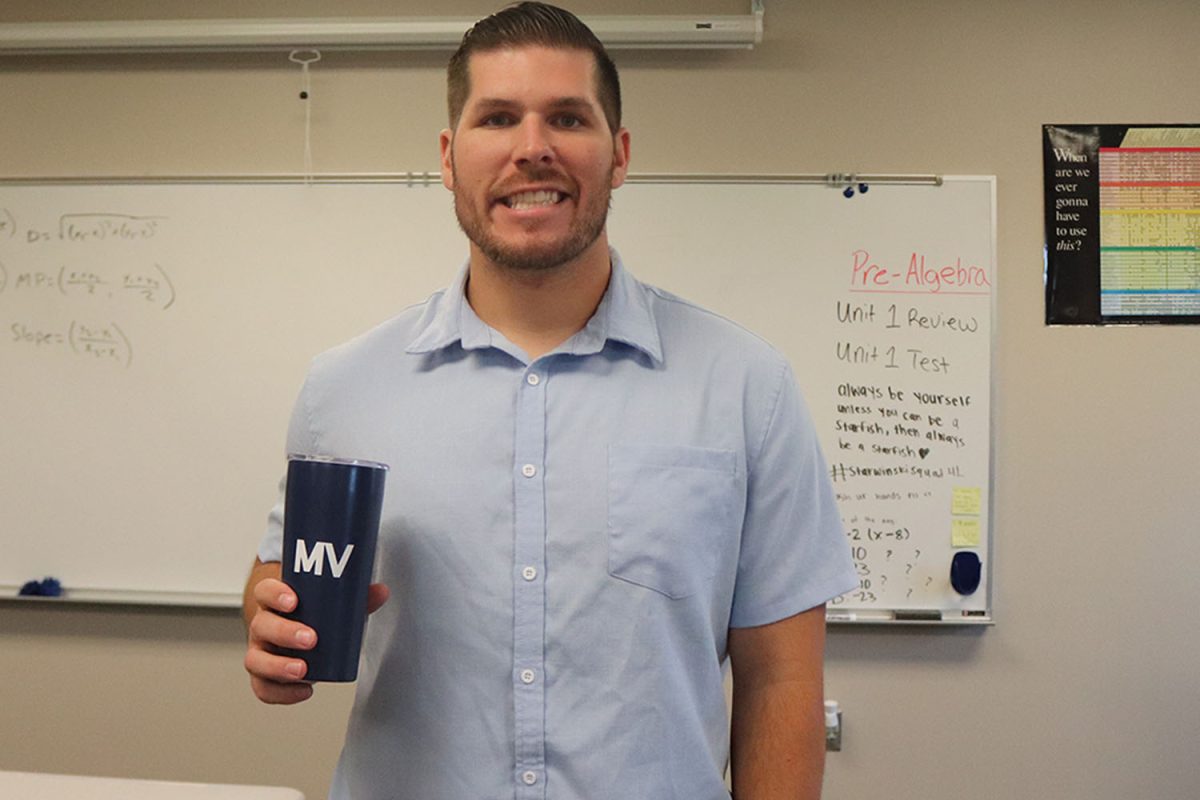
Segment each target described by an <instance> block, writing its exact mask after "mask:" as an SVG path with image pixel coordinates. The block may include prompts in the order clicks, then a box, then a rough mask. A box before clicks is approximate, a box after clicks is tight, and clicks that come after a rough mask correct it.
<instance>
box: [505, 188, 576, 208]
mask: <svg viewBox="0 0 1200 800" xmlns="http://www.w3.org/2000/svg"><path fill="white" fill-rule="evenodd" d="M565 199H567V196H566V195H565V194H563V193H562V192H557V191H550V190H539V191H536V192H517V193H516V194H511V195H509V196H508V197H502V198H500V202H501V203H502V204H503V205H505V206H507V207H508V208H511V209H513V210H514V211H524V210H525V209H529V208H546V207H548V206H552V205H555V204H557V203H561V202H562V201H563V200H565Z"/></svg>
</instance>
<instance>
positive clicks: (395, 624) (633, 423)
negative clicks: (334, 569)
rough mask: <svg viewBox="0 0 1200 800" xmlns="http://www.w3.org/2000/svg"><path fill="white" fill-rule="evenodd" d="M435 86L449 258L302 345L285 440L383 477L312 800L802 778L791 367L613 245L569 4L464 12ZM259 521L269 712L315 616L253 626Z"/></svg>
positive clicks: (802, 578) (637, 789)
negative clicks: (401, 292) (327, 337)
mask: <svg viewBox="0 0 1200 800" xmlns="http://www.w3.org/2000/svg"><path fill="white" fill-rule="evenodd" d="M449 100H450V128H449V129H448V130H446V131H443V132H442V134H441V138H440V143H441V157H442V176H443V181H444V183H445V185H446V187H447V188H449V189H451V190H452V191H453V193H454V203H455V211H456V214H457V216H458V219H459V222H460V225H461V227H462V229H463V230H464V232H465V233H466V234H467V237H468V239H469V240H470V255H469V259H468V264H467V265H466V267H465V268H464V270H463V271H462V272H461V273H460V275H459V277H458V279H457V281H456V282H455V283H454V284H453V285H452V286H451V287H450V288H449V289H447V290H445V291H443V292H439V293H436V294H434V295H433V296H432V297H431V298H429V300H427V301H426V302H425V303H423V304H420V305H418V306H416V307H413V308H410V309H408V310H406V311H404V312H402V313H401V314H400V315H399V316H398V317H396V318H395V319H393V320H391V321H389V322H387V323H385V324H384V325H382V326H380V327H379V328H377V329H375V330H373V331H371V332H369V333H367V334H366V335H364V336H362V337H360V338H359V339H356V340H355V341H353V342H350V343H348V344H347V345H344V346H342V347H341V348H338V349H336V350H334V351H331V352H330V353H327V354H325V355H323V356H321V357H319V358H318V359H317V360H315V361H314V363H313V366H312V368H311V371H310V373H309V376H308V378H307V380H306V382H305V386H304V388H303V390H302V392H301V396H300V398H299V400H298V401H297V404H296V411H295V413H294V415H293V418H292V423H291V426H290V429H289V435H288V446H289V450H290V451H291V452H299V453H310V454H324V455H339V456H344V457H353V458H362V459H370V460H374V461H383V462H385V463H388V464H390V465H391V468H392V469H391V473H390V474H389V477H388V493H387V498H386V501H385V508H384V515H383V523H382V529H381V533H380V545H379V552H378V556H377V559H376V563H377V570H378V578H379V580H380V581H381V584H380V585H376V586H373V587H372V597H371V608H372V609H379V610H378V611H377V613H375V614H374V616H372V618H371V623H370V625H369V626H368V632H367V637H366V638H367V641H366V644H365V646H364V654H363V665H362V670H361V673H360V679H359V684H358V691H357V696H356V700H355V705H354V710H353V712H352V715H351V719H350V723H349V728H348V731H347V736H346V745H345V748H344V750H343V753H342V757H341V760H340V761H339V764H338V768H337V771H336V773H335V776H334V780H333V788H332V791H331V794H332V796H333V797H335V798H353V800H365V799H369V798H388V799H389V800H395V799H396V798H419V799H420V800H481V799H483V798H488V799H491V798H513V797H516V798H535V797H536V798H550V800H603V799H604V798H614V799H615V798H620V800H635V799H636V800H672V799H674V800H715V798H722V797H728V793H727V792H726V790H725V788H724V784H723V781H722V772H723V769H724V766H725V763H726V757H727V742H729V748H730V749H731V751H732V776H733V787H734V789H733V792H734V797H736V798H737V799H738V800H776V799H778V800H784V798H786V800H796V798H816V797H818V796H819V794H820V785H821V775H822V768H823V755H824V749H823V748H824V745H823V721H822V713H821V701H822V663H821V662H822V653H823V647H824V606H823V604H824V602H825V601H826V600H828V599H829V598H831V597H834V596H836V595H838V594H840V593H842V592H843V591H847V590H848V589H850V588H851V587H852V586H853V585H854V584H855V582H856V581H855V578H854V574H853V570H852V569H851V564H850V560H849V555H848V552H847V550H848V548H847V546H846V543H845V541H844V536H843V534H842V531H841V525H840V518H839V515H838V511H837V509H836V508H835V506H834V502H833V499H832V492H831V491H830V487H829V484H828V480H827V477H826V474H825V466H824V462H823V461H822V458H821V454H820V452H819V449H818V446H817V442H816V437H815V434H814V432H813V430H812V426H811V424H810V423H809V421H808V419H807V416H806V412H805V411H804V408H803V405H802V402H801V400H800V397H799V394H798V391H797V389H796V386H795V381H794V379H793V377H792V374H791V371H790V369H789V367H788V365H787V363H786V361H785V360H784V359H783V358H782V357H781V356H780V355H779V354H778V353H777V352H776V351H774V350H773V349H771V348H770V347H769V346H767V345H766V344H765V343H763V342H762V341H761V340H759V339H757V338H756V337H754V336H753V335H751V334H749V333H747V332H745V331H744V330H742V329H741V328H739V327H737V326H735V325H733V324H732V323H730V322H727V321H725V320H723V319H721V318H719V317H716V316H715V315H712V314H709V313H707V312H704V311H702V310H700V309H698V308H696V307H694V306H692V305H690V304H687V303H685V302H683V301H681V300H679V299H678V298H676V297H674V296H672V295H670V294H667V293H665V292H662V291H660V290H657V289H653V288H651V287H648V286H645V285H642V284H640V283H638V282H637V281H636V280H634V278H633V277H632V276H631V275H630V274H629V273H628V272H626V271H625V269H624V267H623V266H622V264H621V262H620V259H619V258H618V257H617V255H616V253H615V252H614V251H612V250H610V249H609V246H608V240H607V235H606V232H605V218H606V214H607V209H608V204H609V196H610V192H611V190H613V189H615V188H617V187H619V186H620V185H621V184H622V182H623V181H624V179H625V175H626V171H627V169H628V164H629V154H630V137H629V133H628V131H626V130H625V129H624V128H622V127H621V126H620V89H619V85H618V83H617V75H616V70H615V68H614V67H613V66H612V62H611V61H610V60H609V58H608V56H607V55H606V54H605V52H604V50H603V48H602V47H601V45H600V44H599V42H598V41H597V40H596V39H595V37H594V36H593V35H592V33H591V31H590V30H588V29H587V28H586V27H584V26H583V25H582V23H580V22H579V21H578V20H577V19H576V18H575V17H573V16H571V15H570V14H568V13H566V12H564V11H561V10H559V9H556V8H553V7H551V6H545V5H542V4H539V3H521V4H520V5H518V6H515V7H512V8H509V9H506V10H504V11H501V12H499V13H498V14H496V15H494V16H492V17H489V18H487V19H485V20H482V21H480V22H479V23H478V24H477V25H476V26H475V27H474V28H473V29H472V30H471V31H470V32H468V33H467V35H466V36H465V37H464V39H463V44H462V46H461V47H460V49H459V51H458V52H457V53H456V54H455V56H454V57H453V58H452V60H451V63H450V68H449ZM281 517H282V509H281V507H280V506H279V505H277V506H276V509H275V511H274V512H273V513H272V518H271V525H270V529H269V532H268V534H267V536H266V537H265V539H264V541H263V544H262V547H261V548H260V551H259V562H258V563H257V564H256V565H255V568H254V570H253V573H252V575H251V578H250V581H249V583H248V585H247V595H246V616H247V621H248V626H249V647H248V649H247V655H246V667H247V669H248V671H249V672H250V674H251V683H252V686H253V688H254V691H255V693H256V694H257V695H258V697H259V698H260V699H262V700H264V701H265V702H273V703H293V702H298V701H301V700H304V699H307V698H308V697H309V696H310V694H311V692H312V687H311V686H310V685H308V684H306V683H304V682H303V678H304V670H305V665H304V662H303V660H301V659H295V658H289V657H284V656H281V655H277V654H276V652H275V648H277V647H284V646H287V647H299V648H301V649H304V648H307V647H311V646H312V644H313V632H312V631H310V630H308V629H306V628H304V627H303V626H301V625H299V624H298V623H294V622H291V621H288V620H286V619H284V618H282V617H281V616H279V615H278V613H277V612H279V611H287V610H289V609H291V608H293V607H294V605H295V602H296V600H295V596H294V594H293V593H292V592H291V591H290V590H289V589H288V588H287V587H286V586H285V585H284V584H283V583H281V582H280V581H279V580H278V578H279V574H280V570H279V564H278V563H277V562H278V559H279V557H280V551H281V545H280V539H281V527H282V525H281ZM385 587H386V588H385ZM389 592H390V595H391V599H390V601H389V602H387V603H386V604H384V601H385V600H387V599H388V595H389ZM727 655H728V657H729V660H730V662H731V664H732V669H733V682H734V700H733V724H732V734H731V735H730V732H729V730H728V729H727V722H726V710H725V703H724V691H723V663H724V661H725V659H726V656H727ZM727 737H729V738H728V739H727Z"/></svg>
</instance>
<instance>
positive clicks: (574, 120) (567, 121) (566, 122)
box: [555, 114, 584, 129]
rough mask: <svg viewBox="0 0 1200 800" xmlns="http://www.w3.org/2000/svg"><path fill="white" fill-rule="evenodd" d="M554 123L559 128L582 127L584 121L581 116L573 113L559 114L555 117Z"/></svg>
mask: <svg viewBox="0 0 1200 800" xmlns="http://www.w3.org/2000/svg"><path fill="white" fill-rule="evenodd" d="M555 124H556V125H557V126H558V127H560V128H567V129H570V128H582V127H583V125H584V121H583V119H582V118H581V117H579V116H577V115H575V114H560V115H559V116H558V117H557V118H556V119H555Z"/></svg>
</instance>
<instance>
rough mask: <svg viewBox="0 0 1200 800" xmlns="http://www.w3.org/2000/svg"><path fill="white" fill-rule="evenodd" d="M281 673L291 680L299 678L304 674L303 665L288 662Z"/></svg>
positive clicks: (298, 662) (296, 662) (297, 662)
mask: <svg viewBox="0 0 1200 800" xmlns="http://www.w3.org/2000/svg"><path fill="white" fill-rule="evenodd" d="M283 671H284V672H286V673H287V674H288V675H291V676H292V677H293V678H299V677H300V676H301V675H303V674H304V664H303V663H302V662H300V661H289V662H288V665H287V666H286V667H284V668H283Z"/></svg>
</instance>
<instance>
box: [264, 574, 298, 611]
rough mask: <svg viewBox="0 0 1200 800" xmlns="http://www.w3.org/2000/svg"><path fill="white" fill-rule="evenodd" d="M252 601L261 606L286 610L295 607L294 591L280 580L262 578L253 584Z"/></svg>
mask: <svg viewBox="0 0 1200 800" xmlns="http://www.w3.org/2000/svg"><path fill="white" fill-rule="evenodd" d="M254 601H255V602H256V603H258V604H259V605H260V606H262V607H263V608H270V609H273V610H275V611H283V612H287V611H292V610H293V609H295V608H296V593H295V592H294V591H292V588H291V587H290V586H288V585H287V584H286V583H284V582H283V581H281V580H276V579H275V578H263V579H262V580H261V581H259V582H258V583H257V584H255V586H254Z"/></svg>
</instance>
